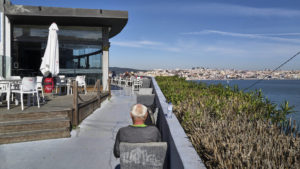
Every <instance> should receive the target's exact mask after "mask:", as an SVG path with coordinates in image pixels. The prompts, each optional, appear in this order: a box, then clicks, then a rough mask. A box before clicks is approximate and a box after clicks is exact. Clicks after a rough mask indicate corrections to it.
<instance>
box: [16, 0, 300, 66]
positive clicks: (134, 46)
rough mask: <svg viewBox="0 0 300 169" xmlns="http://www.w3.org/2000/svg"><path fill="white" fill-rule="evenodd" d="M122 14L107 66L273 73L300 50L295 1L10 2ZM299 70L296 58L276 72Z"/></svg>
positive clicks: (298, 11) (299, 8) (299, 7)
mask: <svg viewBox="0 0 300 169" xmlns="http://www.w3.org/2000/svg"><path fill="white" fill-rule="evenodd" d="M12 2H13V4H22V5H34V6H53V7H68V8H91V9H108V10H125V11H128V14H129V16H128V23H127V25H126V26H125V28H124V29H123V30H122V32H121V33H120V34H118V35H117V36H115V37H113V38H111V39H110V42H111V47H110V56H109V57H110V58H109V59H110V60H109V62H110V63H109V64H110V66H116V67H127V68H136V69H147V70H148V69H175V68H180V69H183V68H192V67H205V68H214V69H241V70H263V69H275V68H276V67H277V66H279V65H280V64H282V63H283V62H284V61H286V60H287V59H289V58H290V57H292V56H293V55H294V54H296V53H297V52H299V51H300V1H299V0H264V1H262V0H242V1H241V0H226V1H225V0H184V1H183V0H84V1H83V0H12ZM282 69H284V70H300V55H299V56H297V57H295V59H293V60H292V61H290V62H289V63H287V64H286V65H285V66H283V67H282Z"/></svg>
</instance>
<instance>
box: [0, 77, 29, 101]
mask: <svg viewBox="0 0 300 169" xmlns="http://www.w3.org/2000/svg"><path fill="white" fill-rule="evenodd" d="M0 83H1V84H3V83H6V84H9V85H10V90H18V89H19V87H20V85H21V84H22V79H5V80H0ZM11 93H12V92H11ZM33 103H34V102H33ZM15 104H16V105H19V100H18V99H17V98H15ZM30 104H31V103H30V96H29V94H27V106H30Z"/></svg>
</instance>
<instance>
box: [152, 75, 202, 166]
mask: <svg viewBox="0 0 300 169" xmlns="http://www.w3.org/2000/svg"><path fill="white" fill-rule="evenodd" d="M152 87H153V88H154V92H155V94H156V100H155V101H156V106H157V107H158V108H159V117H158V123H159V124H157V125H158V128H159V129H160V131H161V133H162V139H163V141H166V142H168V152H167V160H168V165H167V166H165V168H186V169H205V168H206V167H205V165H204V164H203V162H202V160H201V158H200V157H199V155H198V154H197V152H196V150H195V149H194V147H193V145H192V143H191V142H190V140H189V139H188V137H187V135H186V133H185V132H184V130H183V128H182V127H181V125H180V123H179V121H178V119H177V118H176V116H175V115H174V114H173V115H172V118H166V117H165V113H166V112H167V106H168V104H167V103H166V98H165V96H164V94H163V93H162V91H161V90H160V88H159V86H158V84H157V82H156V80H155V78H153V77H152Z"/></svg>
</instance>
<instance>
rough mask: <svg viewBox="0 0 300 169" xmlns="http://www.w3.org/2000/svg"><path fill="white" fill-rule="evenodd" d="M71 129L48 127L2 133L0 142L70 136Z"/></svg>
mask: <svg viewBox="0 0 300 169" xmlns="http://www.w3.org/2000/svg"><path fill="white" fill-rule="evenodd" d="M70 136H71V135H70V131H69V129H64V128H62V129H48V130H37V131H24V132H18V133H9V134H0V144H8V143H18V142H25V141H35V140H45V139H56V138H66V137H70Z"/></svg>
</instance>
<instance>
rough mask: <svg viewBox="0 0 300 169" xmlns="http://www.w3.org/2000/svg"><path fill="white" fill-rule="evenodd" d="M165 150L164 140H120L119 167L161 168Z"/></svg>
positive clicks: (129, 168) (128, 168)
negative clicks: (134, 141)
mask: <svg viewBox="0 0 300 169" xmlns="http://www.w3.org/2000/svg"><path fill="white" fill-rule="evenodd" d="M166 152H167V143H166V142H151V143H124V142H121V143H120V167H121V169H150V168H151V169H162V168H163V166H164V161H165V157H166Z"/></svg>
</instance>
